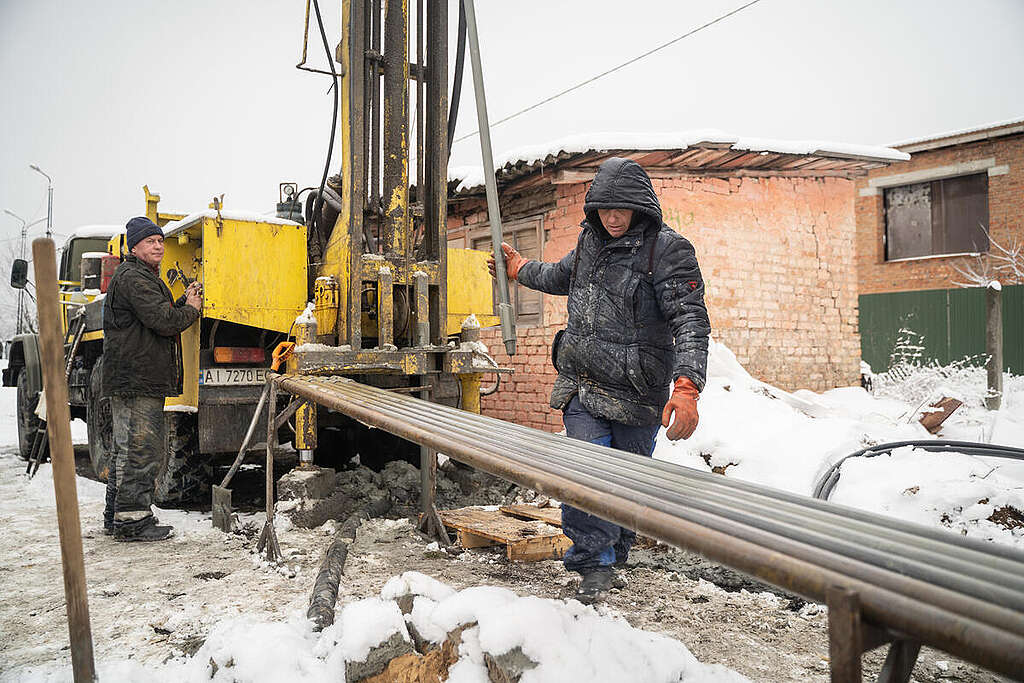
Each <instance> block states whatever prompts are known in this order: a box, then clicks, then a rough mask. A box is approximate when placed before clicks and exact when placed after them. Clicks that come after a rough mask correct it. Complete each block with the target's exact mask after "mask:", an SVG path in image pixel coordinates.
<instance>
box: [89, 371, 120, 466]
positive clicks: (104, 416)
mask: <svg viewBox="0 0 1024 683" xmlns="http://www.w3.org/2000/svg"><path fill="white" fill-rule="evenodd" d="M85 426H86V427H87V428H88V432H89V460H90V461H92V471H93V472H95V473H96V477H97V478H98V479H99V480H100V481H106V480H107V474H109V473H110V465H111V462H112V460H113V458H114V416H113V413H112V412H111V410H110V397H109V396H104V395H103V356H100V357H99V358H97V359H96V363H95V364H94V365H93V366H92V372H91V373H90V374H89V403H88V405H87V407H86V411H85Z"/></svg>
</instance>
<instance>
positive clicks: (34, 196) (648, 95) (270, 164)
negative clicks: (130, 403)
mask: <svg viewBox="0 0 1024 683" xmlns="http://www.w3.org/2000/svg"><path fill="white" fill-rule="evenodd" d="M320 1H321V8H322V11H323V12H324V14H325V16H326V18H327V29H328V34H329V40H330V42H331V45H332V47H333V45H334V44H335V43H336V42H337V40H338V35H339V34H338V26H339V21H338V14H339V7H340V1H339V0H320ZM744 2H745V0H685V1H683V0H673V1H665V2H654V1H644V0H641V1H635V2H631V3H624V2H621V1H618V0H617V1H606V0H586V1H584V0H573V1H568V0H565V1H561V2H559V1H558V0H520V2H515V3H511V2H497V1H495V0H477V5H478V7H477V16H478V20H479V23H480V34H481V43H482V46H481V51H482V53H483V63H484V71H485V81H486V86H487V96H488V108H489V110H490V114H491V119H492V120H497V119H499V118H501V117H502V116H504V115H506V114H508V113H511V112H513V111H516V110H518V109H521V108H523V107H524V106H527V105H529V104H532V103H534V102H536V101H538V100H541V99H543V98H545V97H547V96H549V95H551V94H553V93H555V92H557V91H559V90H561V89H563V88H565V87H568V86H570V85H572V84H574V83H576V82H579V81H581V80H584V79H586V78H588V77H590V76H593V75H595V74H597V73H600V72H601V71H604V70H606V69H609V68H611V67H613V66H615V65H617V64H620V63H622V62H624V61H626V60H628V59H630V58H632V57H634V56H636V55H638V54H640V53H642V52H644V51H646V50H648V49H650V48H652V47H654V46H656V45H658V44H661V43H664V42H666V41H668V40H671V39H672V38H675V37H677V36H679V35H682V34H683V33H685V32H686V31H688V30H689V29H691V28H694V27H697V26H699V25H701V24H703V23H705V22H707V21H709V20H711V19H713V18H715V17H717V16H720V15H722V14H725V13H726V12H728V11H730V10H732V9H734V8H736V7H738V6H740V5H742V4H744ZM304 4H305V3H304V2H302V1H301V0H293V1H291V2H285V1H283V0H245V1H244V2H243V1H242V0H237V1H232V2H228V1H226V0H220V1H217V0H176V1H175V2H166V1H160V2H156V1H148V0H102V1H86V0H78V1H76V2H58V1H55V0H0V67H2V68H0V93H2V94H0V122H2V132H0V150H2V153H0V209H3V208H6V209H10V210H11V211H13V212H14V213H16V214H19V215H20V216H22V217H24V218H26V219H28V220H30V221H31V220H35V219H37V218H40V217H43V216H45V215H46V181H45V179H44V178H43V177H42V176H40V175H38V174H37V173H35V172H34V171H31V170H29V168H28V166H29V164H37V165H38V166H40V167H41V168H42V170H44V171H46V172H47V173H48V174H49V175H50V176H52V178H53V184H54V209H53V215H54V226H55V227H54V229H55V231H56V232H58V233H67V232H69V231H70V230H71V229H72V228H73V227H75V226H77V225H83V224H90V223H120V224H123V223H124V221H125V220H126V219H127V218H129V217H131V216H133V215H138V214H139V213H142V212H143V211H144V208H145V207H144V204H143V196H142V190H141V186H142V184H143V183H148V184H149V187H150V189H151V190H152V191H154V192H159V193H160V194H161V196H162V198H163V202H162V204H161V207H162V208H163V209H165V210H179V211H185V212H189V211H195V210H200V209H203V208H205V207H206V205H207V204H208V203H209V201H210V197H212V196H213V195H215V194H217V195H219V194H222V193H223V194H224V195H225V205H226V206H227V207H228V208H235V209H246V210H252V211H259V212H268V211H272V210H273V208H274V203H275V202H276V201H277V192H278V189H277V186H278V183H279V182H281V181H296V182H299V183H300V184H302V185H312V184H317V183H318V182H319V179H320V173H321V172H322V168H323V163H324V155H325V151H326V145H327V139H328V134H329V126H330V114H331V104H332V97H331V94H330V93H329V91H328V85H329V78H327V77H324V76H318V75H315V74H309V73H305V72H301V71H298V70H296V69H295V68H294V65H295V63H296V62H297V61H298V59H299V56H300V52H301V40H302V24H303V11H304ZM410 4H411V5H415V3H414V2H410ZM456 8H457V5H455V4H454V2H453V3H451V32H452V34H454V31H455V24H456V21H455V18H456V16H457V14H456V11H457V10H456ZM1022 36H1024V2H1022V1H1021V0H973V1H971V2H963V1H962V0H902V1H900V0H857V1H852V0H850V1H839V0H830V1H820V2H809V1H807V0H760V2H758V3H757V4H755V5H753V6H752V7H750V8H748V9H745V10H743V11H742V12H740V13H738V14H736V15H734V16H732V17H730V18H728V19H726V20H724V21H722V22H720V23H718V24H716V25H715V26H712V27H710V28H708V29H706V30H704V31H702V32H700V33H698V34H696V35H694V36H692V37H689V38H686V39H684V40H682V41H680V42H678V43H676V44H674V45H672V46H671V47H668V48H666V49H665V50H662V51H660V52H658V53H656V54H654V55H652V56H650V57H647V58H646V59H643V60H641V61H640V62H637V63H636V64H633V65H631V66H629V67H627V68H625V69H623V70H621V71H618V72H617V73H615V74H613V75H611V76H608V77H606V78H604V79H601V80H599V81H597V82H595V83H592V84H590V85H587V86H585V87H584V88H582V89H580V90H578V91H576V92H574V93H571V94H569V95H567V96H565V97H562V98H560V99H558V100H557V101H555V102H553V103H550V104H547V105H545V106H543V107H541V108H539V109H536V110H534V111H531V112H529V113H528V114H525V115H523V116H521V117H518V118H517V119H515V120H513V121H510V122H509V123H506V124H503V125H501V126H497V127H496V128H495V129H494V130H493V138H494V148H495V154H496V156H497V155H500V154H501V153H502V152H503V151H506V150H508V149H510V148H514V147H519V146H522V145H527V144H532V143H539V142H545V141H548V140H551V139H555V138H558V137H561V136H564V135H568V134H573V133H582V132H593V131H614V130H621V131H631V132H643V131H658V132H661V131H674V130H687V129H693V128H719V129H721V130H723V131H725V132H727V133H731V134H735V135H743V136H754V137H775V138H783V139H808V138H812V139H820V140H829V141H836V142H849V143H864V144H884V143H889V142H893V141H897V140H901V139H906V138H912V137H919V136H922V135H927V134H932V133H939V132H944V131H948V130H954V129H960V128H965V127H974V126H979V125H983V124H986V123H989V122H994V121H1001V120H1006V119H1012V118H1020V117H1024V88H1022V87H1021V83H1022V82H1024V40H1022ZM450 42H451V43H452V46H453V47H454V42H455V41H454V38H453V39H452V40H451V41H450ZM310 54H311V60H310V61H311V62H315V63H316V64H317V65H321V66H322V65H323V64H324V61H323V57H322V48H321V47H320V43H319V40H318V37H316V36H313V37H311V44H310ZM472 100H473V97H472V90H471V86H470V82H469V79H468V78H467V80H466V85H465V89H464V91H463V107H462V110H461V113H460V117H459V131H460V134H465V133H469V132H471V131H473V130H475V129H476V114H475V109H474V107H473V104H472ZM477 144H478V143H477V140H476V138H472V139H470V140H466V141H463V142H460V143H458V144H457V145H456V147H455V149H454V151H453V155H452V164H453V165H455V164H458V165H462V164H479V159H480V157H479V147H478V146H477ZM339 163H340V160H339V157H338V155H337V153H336V154H335V157H334V161H332V164H331V165H332V169H337V167H338V165H339ZM19 228H20V225H19V224H18V222H17V221H15V220H14V219H12V218H10V217H8V216H7V215H5V214H0V240H5V241H6V240H10V239H12V237H14V236H16V235H17V234H18V230H19ZM42 229H43V226H42V225H38V226H36V227H35V228H34V229H32V230H31V232H30V234H33V235H35V234H39V233H40V232H42ZM4 277H5V279H6V275H4Z"/></svg>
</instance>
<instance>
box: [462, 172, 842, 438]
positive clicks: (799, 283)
mask: <svg viewBox="0 0 1024 683" xmlns="http://www.w3.org/2000/svg"><path fill="white" fill-rule="evenodd" d="M653 182H654V186H655V190H656V191H657V193H658V196H659V198H660V200H661V205H662V210H663V212H664V215H665V222H666V223H668V224H669V225H670V226H672V227H673V228H674V229H676V230H678V231H679V232H680V233H681V234H682V235H684V236H685V237H687V238H688V239H689V240H690V241H691V242H692V243H693V244H694V247H695V248H696V250H697V258H698V260H699V261H700V265H701V269H702V271H703V274H704V279H705V283H706V291H707V294H706V302H707V306H708V312H709V315H710V317H711V325H712V330H713V331H712V335H713V336H714V338H715V339H717V340H719V341H722V342H724V343H725V344H726V345H728V346H729V348H731V349H732V350H733V351H734V352H735V353H736V356H737V358H738V359H739V361H740V362H741V363H742V364H743V365H744V366H745V367H746V368H747V369H748V370H749V371H750V372H751V374H753V375H754V376H755V377H758V378H760V379H762V380H764V381H766V382H769V383H771V384H774V385H777V386H780V387H782V388H785V389H790V390H792V389H797V388H808V389H813V390H819V391H820V390H824V389H829V388H832V387H835V386H843V385H849V384H851V383H855V382H856V381H857V378H858V373H859V364H858V361H859V358H860V341H859V337H858V336H857V309H856V300H857V291H856V277H855V276H856V273H855V268H854V253H853V248H852V244H853V238H854V231H855V224H854V214H853V194H854V192H853V186H854V184H853V182H852V181H850V180H845V179H841V178H822V179H817V178H743V179H739V178H733V179H718V178H700V177H693V176H679V177H676V178H664V179H661V178H656V179H654V180H653ZM546 187H547V188H548V191H550V190H551V188H552V186H546ZM588 187H589V183H578V184H572V185H557V186H553V190H554V191H553V193H552V194H549V195H547V198H546V200H545V201H537V200H536V199H534V200H532V204H531V206H532V207H533V208H532V209H531V211H532V212H533V214H535V215H536V214H538V213H539V214H541V215H543V221H544V222H543V225H544V232H545V242H544V255H543V259H544V260H545V261H556V260H558V259H559V258H561V257H562V256H564V255H565V254H566V253H568V252H569V251H570V250H571V249H573V248H574V247H575V245H576V238H577V235H578V232H579V229H580V228H579V223H580V221H581V220H582V219H583V200H584V196H585V195H586V191H587V189H588ZM503 199H504V198H503ZM503 203H504V202H503ZM509 208H510V209H514V206H513V204H509ZM538 209H539V210H538ZM450 216H451V217H450V220H449V226H450V230H449V237H450V238H451V239H453V240H458V239H459V238H460V237H461V236H462V235H463V233H464V231H465V230H466V229H467V226H468V227H469V228H470V229H472V226H474V225H480V224H482V223H484V222H485V221H486V212H485V205H484V204H483V201H482V200H474V201H470V202H464V203H462V204H460V205H458V206H457V207H456V208H455V209H454V210H453V211H452V212H450ZM503 216H504V217H505V218H506V219H513V218H518V217H520V216H521V214H516V213H512V214H503ZM565 319H566V312H565V299H564V297H555V296H546V297H545V298H544V324H543V325H540V326H537V327H532V328H523V327H520V329H519V330H518V333H519V340H518V353H517V355H516V356H515V357H514V358H509V357H508V356H507V355H505V353H504V347H503V345H502V343H501V338H500V331H498V330H497V329H491V330H484V331H483V340H484V342H485V343H487V345H488V346H489V347H490V349H491V352H492V353H493V354H494V356H495V358H496V359H497V360H498V362H499V363H501V364H502V365H509V366H512V367H513V368H515V374H514V375H512V377H511V378H506V379H505V381H504V382H503V383H502V388H501V391H500V392H499V394H497V395H495V396H492V397H489V398H485V399H484V401H483V409H484V411H485V412H486V413H487V414H488V415H492V416H494V417H498V418H502V419H506V420H513V421H515V422H518V423H520V424H525V425H529V426H531V427H537V428H540V429H547V430H550V431H557V430H559V429H561V428H562V421H561V414H560V413H558V412H556V411H553V410H551V409H550V408H549V407H548V405H547V401H548V394H549V392H550V390H551V384H552V382H553V381H554V379H555V371H554V368H552V367H551V362H550V357H549V345H550V342H551V339H552V337H553V336H554V333H555V332H556V331H557V330H558V329H559V328H561V327H564V326H565ZM510 397H514V400H509V399H510Z"/></svg>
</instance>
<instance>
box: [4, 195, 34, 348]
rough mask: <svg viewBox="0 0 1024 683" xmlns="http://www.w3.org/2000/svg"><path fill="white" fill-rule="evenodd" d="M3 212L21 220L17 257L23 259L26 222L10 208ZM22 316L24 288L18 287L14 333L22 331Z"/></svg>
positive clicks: (26, 231) (23, 311)
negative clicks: (19, 253)
mask: <svg viewBox="0 0 1024 683" xmlns="http://www.w3.org/2000/svg"><path fill="white" fill-rule="evenodd" d="M4 213H6V214H7V215H8V216H10V217H12V218H14V219H17V220H19V221H21V256H20V257H19V258H22V259H24V258H25V237H26V235H27V234H28V224H27V223H26V222H25V219H24V218H22V217H21V216H19V215H18V214H16V213H14V212H13V211H11V210H10V209H4ZM24 318H25V290H24V289H19V290H18V322H17V327H16V328H15V332H14V333H15V334H21V332H22V329H21V328H22V324H23V322H22V321H23V319H24Z"/></svg>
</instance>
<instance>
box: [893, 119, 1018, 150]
mask: <svg viewBox="0 0 1024 683" xmlns="http://www.w3.org/2000/svg"><path fill="white" fill-rule="evenodd" d="M1021 132H1024V118H1016V119H1007V120H1006V121H995V122H993V123H986V124H985V125H983V126H974V127H973V128H961V129H959V130H949V131H946V132H944V133H937V134H932V135H925V136H924V137H919V138H911V139H909V140H900V141H899V142H894V143H892V144H891V145H890V147H896V148H899V149H904V148H907V147H910V148H911V149H906V150H904V151H908V152H920V151H923V150H926V149H937V148H939V147H948V146H951V145H958V144H963V143H965V142H974V141H975V140H984V139H987V138H996V137H1002V136H1004V135H1013V134H1015V133H1021Z"/></svg>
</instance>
